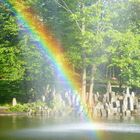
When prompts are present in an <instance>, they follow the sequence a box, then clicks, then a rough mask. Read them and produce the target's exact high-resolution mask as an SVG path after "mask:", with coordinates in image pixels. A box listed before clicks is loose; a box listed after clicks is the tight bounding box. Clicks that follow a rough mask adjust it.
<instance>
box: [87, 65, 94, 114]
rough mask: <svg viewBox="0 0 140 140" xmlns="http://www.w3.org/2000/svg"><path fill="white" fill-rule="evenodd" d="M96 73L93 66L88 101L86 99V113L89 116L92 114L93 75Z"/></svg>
mask: <svg viewBox="0 0 140 140" xmlns="http://www.w3.org/2000/svg"><path fill="white" fill-rule="evenodd" d="M95 71H96V66H95V65H94V64H93V65H92V68H91V78H90V87H89V99H88V111H89V114H93V105H94V102H93V87H94V75H95Z"/></svg>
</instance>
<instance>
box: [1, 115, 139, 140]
mask: <svg viewBox="0 0 140 140" xmlns="http://www.w3.org/2000/svg"><path fill="white" fill-rule="evenodd" d="M78 120H79V119H74V118H73V119H70V118H68V119H66V120H63V119H60V118H59V119H56V118H55V119H54V118H53V119H52V118H46V117H39V116H38V117H34V116H32V117H25V116H24V117H19V116H18V117H17V116H13V117H10V116H9V117H0V130H2V131H0V140H59V139H60V140H118V139H119V140H139V137H140V119H139V118H134V117H133V118H129V119H126V118H125V119H124V118H123V119H122V118H121V119H108V120H105V119H102V120H98V121H94V122H92V123H91V122H89V121H84V120H80V122H79V121H78Z"/></svg>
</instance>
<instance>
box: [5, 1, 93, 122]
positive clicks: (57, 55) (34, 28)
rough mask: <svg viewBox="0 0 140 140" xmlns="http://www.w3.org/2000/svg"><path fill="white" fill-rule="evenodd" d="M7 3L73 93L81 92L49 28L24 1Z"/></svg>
mask: <svg viewBox="0 0 140 140" xmlns="http://www.w3.org/2000/svg"><path fill="white" fill-rule="evenodd" d="M4 2H5V1H4ZM6 3H7V4H8V5H9V6H10V8H11V9H12V10H13V11H14V13H15V14H16V16H17V19H18V22H19V24H23V25H24V26H26V27H27V28H28V31H27V33H28V34H30V35H32V36H33V37H34V38H36V39H38V40H39V43H38V44H36V45H37V47H38V48H39V49H40V50H43V51H44V52H45V54H46V55H47V56H48V57H50V58H51V63H53V64H54V65H55V67H56V68H57V70H58V72H59V73H60V74H61V75H62V76H63V80H65V81H67V83H68V85H69V87H70V88H71V89H72V90H73V91H75V90H76V91H79V89H80V84H79V81H77V79H75V75H74V72H73V70H72V69H71V68H72V67H71V66H70V64H69V63H68V61H67V59H66V58H65V57H64V50H63V48H62V46H61V44H60V43H59V41H58V40H57V39H56V38H55V37H54V36H53V35H52V34H51V32H50V31H49V29H48V28H47V26H44V24H43V23H42V22H41V21H40V20H39V19H38V18H37V16H36V14H35V13H34V11H33V10H32V9H31V8H26V6H25V4H24V2H23V1H22V0H16V1H15V0H8V1H6ZM75 94H76V96H78V97H79V103H80V106H81V107H82V108H83V111H84V114H85V115H86V116H87V118H88V119H89V118H90V115H89V114H88V109H87V106H86V104H85V103H84V101H83V99H82V96H81V94H79V93H78V92H75ZM90 120H91V118H90Z"/></svg>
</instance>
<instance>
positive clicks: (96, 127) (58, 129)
mask: <svg viewBox="0 0 140 140" xmlns="http://www.w3.org/2000/svg"><path fill="white" fill-rule="evenodd" d="M80 131H111V132H122V133H128V132H129V133H140V125H137V124H125V123H77V124H64V125H55V126H50V127H40V128H34V129H25V130H21V131H19V133H30V132H32V133H34V132H44V133H63V132H66V133H73V132H80Z"/></svg>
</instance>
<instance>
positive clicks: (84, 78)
mask: <svg viewBox="0 0 140 140" xmlns="http://www.w3.org/2000/svg"><path fill="white" fill-rule="evenodd" d="M82 99H83V102H84V104H86V67H84V68H83V75H82Z"/></svg>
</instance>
